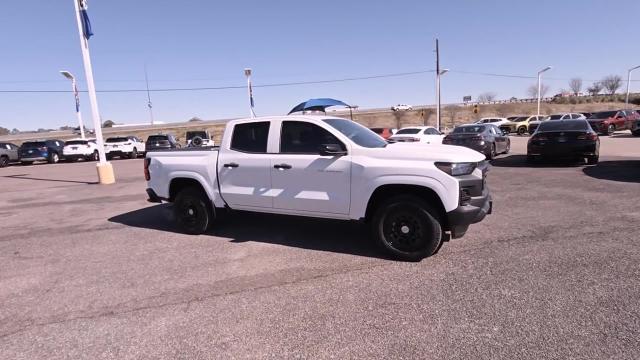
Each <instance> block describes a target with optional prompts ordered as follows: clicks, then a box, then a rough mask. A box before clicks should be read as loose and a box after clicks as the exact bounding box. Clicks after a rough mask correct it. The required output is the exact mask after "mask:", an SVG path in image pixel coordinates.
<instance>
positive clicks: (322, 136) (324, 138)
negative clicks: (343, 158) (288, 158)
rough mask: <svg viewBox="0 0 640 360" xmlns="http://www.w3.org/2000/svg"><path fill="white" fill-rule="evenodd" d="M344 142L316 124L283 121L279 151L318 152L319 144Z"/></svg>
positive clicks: (343, 147) (288, 152) (291, 152)
mask: <svg viewBox="0 0 640 360" xmlns="http://www.w3.org/2000/svg"><path fill="white" fill-rule="evenodd" d="M323 144H338V145H340V146H341V147H342V149H343V150H346V148H345V146H344V144H342V142H341V141H340V140H338V138H336V137H335V136H333V135H332V134H331V133H330V132H328V131H327V130H325V129H323V128H321V127H320V126H318V125H315V124H312V123H307V122H302V121H283V122H282V132H281V135H280V153H283V154H318V150H319V149H320V145H323Z"/></svg>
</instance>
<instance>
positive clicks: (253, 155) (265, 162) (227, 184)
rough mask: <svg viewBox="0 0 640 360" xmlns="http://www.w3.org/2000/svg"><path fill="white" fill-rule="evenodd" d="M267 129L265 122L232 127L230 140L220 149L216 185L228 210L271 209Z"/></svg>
mask: <svg viewBox="0 0 640 360" xmlns="http://www.w3.org/2000/svg"><path fill="white" fill-rule="evenodd" d="M269 129H270V122H269V121H256V122H248V123H240V124H236V125H235V126H234V127H233V129H229V131H232V134H231V140H230V141H228V142H225V144H223V147H221V148H220V153H219V155H218V182H219V184H220V192H221V195H222V198H223V199H224V201H225V202H226V203H227V204H228V205H229V206H230V207H231V208H232V209H252V208H269V209H271V208H272V207H273V202H272V197H271V194H270V190H271V156H272V155H269V154H267V142H268V138H269ZM214 186H215V185H214Z"/></svg>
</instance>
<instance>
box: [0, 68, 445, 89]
mask: <svg viewBox="0 0 640 360" xmlns="http://www.w3.org/2000/svg"><path fill="white" fill-rule="evenodd" d="M432 72H434V70H421V71H411V72H403V73H394V74H383V75H370V76H360V77H350V78H341V79H331V80H315V81H296V82H284V83H273V84H262V85H260V84H258V85H254V86H253V87H256V88H268V87H282V86H296V85H313V84H329V83H339V82H348V81H359V80H371V79H382V78H391V77H401V76H410V75H419V74H426V73H432ZM245 88H246V86H245V85H238V86H217V87H191V88H161V89H111V90H97V92H100V93H125V92H147V91H150V92H175V91H207V90H232V89H245ZM80 92H86V90H81V91H80ZM0 93H18V94H20V93H68V91H67V90H0Z"/></svg>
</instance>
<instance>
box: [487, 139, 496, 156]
mask: <svg viewBox="0 0 640 360" xmlns="http://www.w3.org/2000/svg"><path fill="white" fill-rule="evenodd" d="M485 156H486V157H487V160H493V159H495V158H496V144H495V143H493V144H491V149H490V150H489V153H488V154H485Z"/></svg>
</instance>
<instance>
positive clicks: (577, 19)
mask: <svg viewBox="0 0 640 360" xmlns="http://www.w3.org/2000/svg"><path fill="white" fill-rule="evenodd" d="M638 13H640V2H639V1H637V0H618V1H616V0H612V1H606V2H604V1H588V0H587V1H513V0H511V1H473V0H468V1H462V0H449V1H440V2H436V1H418V0H414V1H401V0H396V1H393V2H391V1H379V0H369V1H364V0H362V1H348V0H341V1H339V0H326V1H322V2H318V1H304V0H296V1H294V0H286V1H276V0H274V1H257V0H256V1H241V0H234V1H210V0H182V1H161V0H136V1H130V0H127V1H125V0H109V1H104V0H103V1H100V0H89V16H90V18H91V21H92V25H93V30H94V33H95V36H94V37H93V38H92V39H91V42H90V47H91V55H92V60H93V66H94V73H95V80H96V87H97V88H98V90H109V89H141V88H144V86H145V84H144V66H145V63H146V65H147V68H148V72H149V78H150V85H151V88H152V89H153V88H156V89H159V88H188V87H219V86H241V85H243V84H244V83H245V79H244V75H243V68H245V67H252V68H253V69H254V77H253V81H254V85H260V84H270V83H282V82H296V81H314V80H326V79H339V78H349V77H360V76H369V75H379V74H392V73H402V72H411V71H421V70H430V69H434V67H435V64H434V62H435V61H434V53H433V49H434V39H435V38H436V37H438V38H439V39H440V49H441V62H442V67H443V68H449V69H451V70H452V71H451V72H450V73H448V74H446V75H445V76H444V77H443V81H442V95H443V101H444V102H459V101H460V100H461V98H462V96H464V95H472V96H473V97H474V98H475V97H476V96H477V95H478V94H480V93H482V92H485V91H492V92H495V93H497V94H498V97H499V98H509V97H511V96H516V97H525V94H526V88H527V87H528V86H529V85H530V84H532V83H534V82H535V80H533V79H519V78H500V77H489V76H482V75H473V74H465V73H460V72H456V70H457V71H467V72H479V73H501V74H518V75H532V76H535V74H536V72H537V70H539V69H541V68H543V67H544V66H546V65H552V66H553V67H554V68H553V70H551V71H550V72H548V73H546V74H545V75H546V76H547V77H548V78H549V80H548V82H547V84H548V85H550V86H551V88H552V91H553V92H555V91H557V90H559V89H560V88H563V87H564V88H567V80H566V79H568V78H571V77H576V76H578V77H582V78H584V79H585V85H588V84H590V81H587V79H589V80H590V79H600V78H602V77H603V76H605V75H608V74H618V75H620V76H623V78H626V70H627V69H628V68H630V67H632V66H634V65H640V46H638V44H637V42H636V39H637V36H638V34H639V33H640V28H639V27H638V20H637V14H638ZM625 14H630V15H629V16H627V15H625ZM631 14H633V15H631ZM74 16H75V15H74V11H73V0H57V1H51V0H31V1H5V2H3V4H2V11H1V12H0V33H2V34H3V36H2V37H0V47H1V48H2V50H3V51H2V56H0V68H2V69H3V70H4V71H2V75H0V90H68V89H69V87H70V86H69V83H68V81H67V80H65V79H64V78H63V77H62V76H61V75H60V74H59V73H58V71H59V70H61V69H67V70H70V71H71V72H73V73H75V74H76V75H77V76H78V77H79V78H80V79H81V82H80V88H81V89H85V88H86V86H85V83H84V76H83V74H84V70H83V68H82V59H81V53H80V47H79V40H78V33H77V28H76V24H75V19H74ZM554 78H555V79H558V80H551V79H554ZM635 78H636V79H640V71H638V72H637V73H635ZM631 86H632V89H634V90H636V91H640V82H639V81H635V82H633V83H632V85H631ZM434 90H435V86H434V75H433V74H431V73H425V74H418V75H411V76H403V77H393V78H382V79H374V80H363V81H352V82H340V83H331V84H313V85H302V86H287V87H264V88H260V87H256V88H255V89H254V93H255V101H256V112H257V113H258V115H273V114H284V113H286V112H287V111H288V110H289V109H290V108H292V107H293V106H294V105H296V104H297V103H299V102H300V101H303V100H306V99H308V98H313V97H334V98H338V99H341V100H344V101H346V102H348V103H351V104H355V105H359V106H361V107H387V106H391V105H393V104H397V103H408V104H427V103H433V102H434V92H435V91H434ZM98 101H99V105H100V112H101V115H102V118H103V120H107V119H111V120H114V121H116V122H119V123H120V122H121V123H140V122H145V121H148V112H147V108H146V94H145V93H100V94H98ZM152 101H153V104H154V113H155V117H156V119H157V120H160V121H165V122H174V121H184V120H187V119H189V118H191V117H193V116H198V117H200V118H203V119H218V118H229V117H238V116H247V115H248V107H247V98H246V91H245V90H244V89H239V90H215V91H193V92H156V93H152ZM81 103H82V109H83V113H84V115H85V119H86V120H85V121H86V122H88V120H90V118H89V104H88V97H87V96H86V95H85V94H83V95H82V96H81ZM75 123H76V121H75V114H74V106H73V96H72V95H71V94H70V93H29V94H25V93H22V94H20V93H0V126H3V127H7V128H14V127H17V128H19V129H35V128H39V127H44V128H49V127H53V128H57V127H59V126H62V125H67V124H69V125H73V124H75Z"/></svg>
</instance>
